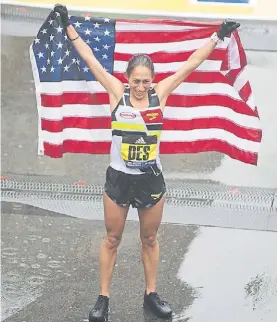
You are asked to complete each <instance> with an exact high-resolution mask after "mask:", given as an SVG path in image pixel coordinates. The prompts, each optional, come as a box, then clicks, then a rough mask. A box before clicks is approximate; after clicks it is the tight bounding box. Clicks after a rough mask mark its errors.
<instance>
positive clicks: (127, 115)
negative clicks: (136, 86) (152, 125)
mask: <svg viewBox="0 0 277 322" xmlns="http://www.w3.org/2000/svg"><path fill="white" fill-rule="evenodd" d="M120 116H121V117H122V118H124V119H134V118H135V117H136V114H135V113H131V112H121V113H120Z"/></svg>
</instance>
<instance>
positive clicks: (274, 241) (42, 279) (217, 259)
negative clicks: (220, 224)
mask: <svg viewBox="0 0 277 322" xmlns="http://www.w3.org/2000/svg"><path fill="white" fill-rule="evenodd" d="M184 211H188V210H186V209H184ZM201 211H203V210H201V209H199V212H201ZM2 227H5V228H4V229H3V231H2V319H3V320H4V321H5V322H23V321H25V322H37V321H38V320H39V321H41V322H44V321H45V322H46V321H48V322H49V321H51V322H60V321H69V322H70V321H72V322H85V321H87V318H88V312H89V310H90V308H91V306H92V305H93V302H94V301H95V299H96V297H97V295H98V249H99V245H100V243H101V241H102V239H103V237H104V227H103V222H102V221H101V220H100V221H97V220H86V219H80V218H74V217H68V216H63V215H60V214H58V213H54V212H50V211H45V210H42V209H39V208H35V207H32V206H24V207H22V206H21V205H20V204H15V203H4V206H3V211H2ZM138 229H139V227H138V223H137V222H136V221H128V222H127V224H126V229H125V232H124V235H123V240H122V244H121V245H120V248H119V253H118V260H117V264H116V268H115V273H114V277H113V280H112V287H111V312H110V315H109V320H110V321H121V322H125V321H126V322H127V321H134V322H135V321H137V322H141V321H159V320H158V319H156V318H153V316H152V315H151V314H150V313H148V312H144V311H143V309H142V299H143V292H144V279H143V266H142V263H141V260H140V243H139V230H138ZM159 241H160V249H161V250H160V251H161V261H160V266H159V278H158V284H157V290H158V291H159V292H160V294H161V295H162V296H163V297H164V298H165V299H167V300H168V301H169V302H170V303H171V304H172V307H173V309H174V316H173V319H172V321H176V322H177V321H190V322H192V321H193V322H202V321H207V322H212V321H224V322H229V321H230V322H231V321H236V322H245V321H247V322H248V321H249V322H258V321H264V322H274V321H276V316H277V272H276V265H277V234H276V232H268V231H254V230H242V229H231V228H217V227H201V226H197V225H175V224H170V223H163V224H162V226H161V228H160V231H159Z"/></svg>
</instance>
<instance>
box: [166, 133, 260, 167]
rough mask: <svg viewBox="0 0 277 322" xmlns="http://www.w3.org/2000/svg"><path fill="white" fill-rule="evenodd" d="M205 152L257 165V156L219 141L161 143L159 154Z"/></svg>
mask: <svg viewBox="0 0 277 322" xmlns="http://www.w3.org/2000/svg"><path fill="white" fill-rule="evenodd" d="M207 151H217V152H220V153H224V154H226V155H229V157H231V158H232V159H236V160H240V161H242V162H245V163H249V164H254V165H257V161H258V154H257V153H251V152H245V151H243V150H240V149H238V148H236V147H234V146H232V145H230V144H228V143H227V142H223V141H220V140H216V139H213V140H199V141H193V142H161V144H160V153H161V154H174V153H198V152H207Z"/></svg>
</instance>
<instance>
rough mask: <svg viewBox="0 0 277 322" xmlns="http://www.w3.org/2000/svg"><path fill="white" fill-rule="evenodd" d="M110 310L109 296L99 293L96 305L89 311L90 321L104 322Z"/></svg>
mask: <svg viewBox="0 0 277 322" xmlns="http://www.w3.org/2000/svg"><path fill="white" fill-rule="evenodd" d="M108 311H109V298H108V297H107V296H103V295H99V296H98V299H97V301H96V303H95V305H94V307H93V308H92V309H91V311H90V312H89V322H104V321H106V317H107V314H108Z"/></svg>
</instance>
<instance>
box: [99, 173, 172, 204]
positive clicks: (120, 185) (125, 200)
mask: <svg viewBox="0 0 277 322" xmlns="http://www.w3.org/2000/svg"><path fill="white" fill-rule="evenodd" d="M105 192H106V194H107V195H108V196H109V198H110V199H112V200H113V201H114V202H115V203H116V204H118V205H120V206H122V207H126V206H130V205H132V206H133V208H150V207H152V206H154V205H155V204H156V203H157V202H158V201H160V200H161V198H162V197H163V195H164V194H165V192H166V185H165V182H164V177H163V174H162V173H160V174H159V175H155V174H154V173H144V174H138V175H136V174H127V173H124V172H121V171H117V170H115V169H113V168H112V167H108V169H107V171H106V183H105Z"/></svg>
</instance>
